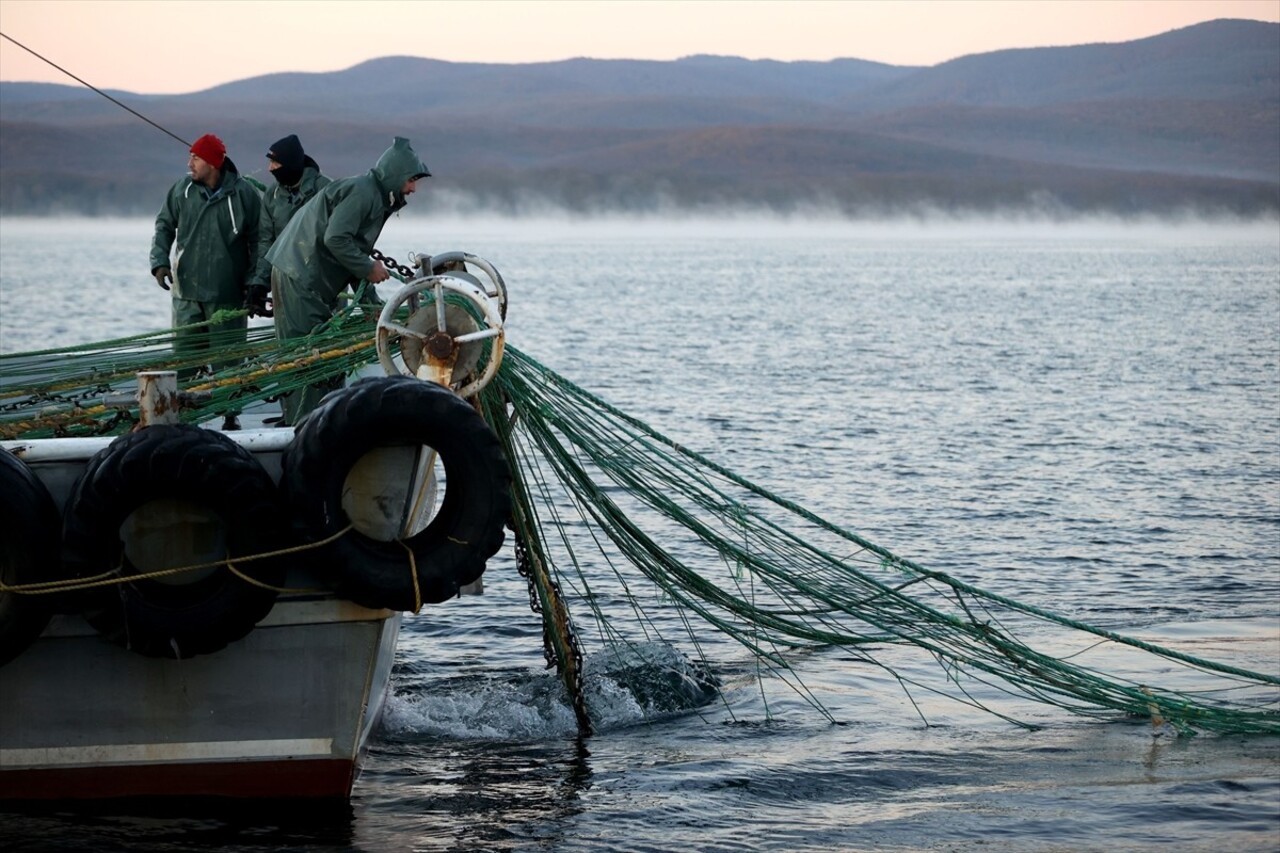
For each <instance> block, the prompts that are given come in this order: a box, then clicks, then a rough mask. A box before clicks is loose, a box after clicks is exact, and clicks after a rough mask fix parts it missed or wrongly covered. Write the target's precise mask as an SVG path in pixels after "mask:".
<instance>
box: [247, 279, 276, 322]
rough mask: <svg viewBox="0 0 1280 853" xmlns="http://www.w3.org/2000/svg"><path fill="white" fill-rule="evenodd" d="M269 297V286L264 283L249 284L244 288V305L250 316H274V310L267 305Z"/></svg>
mask: <svg viewBox="0 0 1280 853" xmlns="http://www.w3.org/2000/svg"><path fill="white" fill-rule="evenodd" d="M269 298H271V288H269V287H267V286H266V285H265V284H251V285H249V286H248V287H246V288H245V289H244V307H245V308H247V309H248V311H249V316H250V317H274V316H275V312H274V311H272V310H271V308H270V306H268V305H267V300H268V299H269Z"/></svg>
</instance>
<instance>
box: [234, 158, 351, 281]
mask: <svg viewBox="0 0 1280 853" xmlns="http://www.w3.org/2000/svg"><path fill="white" fill-rule="evenodd" d="M305 162H306V165H305V166H304V167H303V169H302V177H301V178H300V179H299V180H298V183H297V186H293V187H282V186H280V185H279V184H275V185H274V186H272V187H271V188H269V189H268V190H267V191H266V192H265V193H263V194H262V219H261V220H260V221H259V224H258V262H257V265H256V268H255V269H254V273H253V275H252V276H251V277H250V279H249V283H250V284H266V285H269V284H271V264H270V263H269V262H268V261H267V252H269V251H270V250H271V247H272V246H273V245H274V244H275V242H276V237H278V236H280V232H282V231H284V227H285V226H286V225H288V224H289V220H290V219H292V218H293V215H294V214H295V213H297V212H298V211H299V210H301V209H302V206H303V205H304V204H306V203H307V202H308V201H310V200H311V197H312V196H314V195H315V194H316V193H318V192H319V191H320V190H322V189H324V188H325V187H326V186H328V185H329V184H331V183H332V181H331V180H330V179H329V178H327V177H325V176H324V175H322V174H321V173H320V167H319V166H317V165H316V161H315V160H312V159H311V158H310V157H307V158H306V161H305Z"/></svg>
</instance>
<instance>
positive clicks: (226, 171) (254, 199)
mask: <svg viewBox="0 0 1280 853" xmlns="http://www.w3.org/2000/svg"><path fill="white" fill-rule="evenodd" d="M187 170H188V174H187V176H186V177H184V178H182V179H180V180H179V181H178V182H177V183H175V184H174V185H173V187H172V188H170V190H169V194H168V195H167V196H166V197H165V201H164V206H163V207H161V208H160V212H159V213H158V214H157V215H156V231H155V237H154V239H153V240H152V242H151V275H153V276H154V277H155V280H156V284H158V285H160V287H162V288H163V289H165V290H170V286H171V285H172V291H171V292H172V296H173V321H172V322H173V326H174V328H175V331H174V339H173V350H174V355H175V356H177V357H178V359H179V361H180V362H187V363H191V362H193V361H195V360H196V358H197V357H198V356H199V355H201V354H202V353H204V352H209V353H212V352H213V351H215V350H216V349H220V348H222V347H231V346H236V345H239V346H243V345H244V343H245V341H246V339H247V329H248V320H247V318H246V317H245V316H244V315H243V314H240V315H239V316H237V317H234V318H232V319H220V320H219V321H218V322H217V323H210V322H208V321H209V320H211V319H212V318H213V316H214V315H215V314H217V313H218V312H219V311H233V312H234V311H239V309H241V308H242V307H243V306H244V303H245V297H246V290H245V287H246V285H247V284H248V281H249V277H250V276H251V275H252V274H253V265H254V261H255V260H256V258H257V256H258V220H259V216H260V214H261V209H262V200H261V198H260V197H259V195H258V190H257V189H256V188H255V187H254V186H253V185H252V184H251V183H249V182H248V181H247V180H245V179H243V178H242V177H241V176H240V172H239V170H238V169H236V166H235V163H233V162H231V158H229V157H227V147H226V145H224V144H223V143H222V140H221V139H219V138H218V137H216V136H214V135H213V134H212V133H206V134H205V135H204V136H202V137H200V138H199V139H197V140H196V141H195V143H194V144H193V145H192V146H191V157H190V159H189V160H188V162H187ZM175 237H176V246H175ZM170 250H173V252H174V253H173V260H172V262H171V261H170ZM201 322H204V323H205V324H206V325H205V326H203V327H201V328H198V329H189V328H184V327H186V326H190V325H191V324H193V323H201ZM210 362H211V363H212V362H215V359H210ZM212 366H213V367H214V368H216V367H218V366H219V365H218V364H216V363H213V364H212ZM194 372H195V368H193V367H187V368H184V369H183V370H181V371H180V374H183V375H186V376H190V375H192V374H193V373H194ZM224 417H225V419H224V421H223V424H222V428H223V429H239V428H240V421H239V418H238V417H237V413H236V412H226V413H224Z"/></svg>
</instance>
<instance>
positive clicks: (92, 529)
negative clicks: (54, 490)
mask: <svg viewBox="0 0 1280 853" xmlns="http://www.w3.org/2000/svg"><path fill="white" fill-rule="evenodd" d="M144 508H145V509H144ZM154 508H159V511H160V512H162V513H164V512H166V511H167V512H168V514H167V515H163V516H162V520H161V521H160V522H157V523H156V526H154V527H153V529H152V530H151V532H150V534H149V536H150V538H151V540H152V541H153V542H155V543H158V546H159V547H165V546H170V547H173V546H175V545H176V546H178V547H179V548H181V547H183V544H182V543H184V542H190V543H191V547H190V548H189V549H188V551H187V552H186V553H189V554H190V553H194V552H195V550H196V548H198V547H202V549H203V551H206V552H207V551H209V550H210V548H216V549H217V551H218V553H216V554H214V555H212V559H213V560H221V559H224V558H226V559H229V560H230V562H231V564H232V565H235V567H236V569H237V571H239V572H240V573H241V574H243V575H246V576H248V577H250V578H253V579H254V580H257V581H258V582H260V583H262V584H265V585H267V587H279V586H280V585H281V584H282V583H283V580H284V563H283V562H282V561H281V560H279V559H274V558H273V559H259V560H250V561H246V562H243V563H236V558H237V557H249V556H251V555H255V554H261V553H265V552H267V551H272V550H276V549H278V548H280V547H282V545H283V544H284V543H283V542H282V539H281V536H280V534H279V532H278V531H280V530H282V529H284V528H286V527H287V525H285V524H284V518H285V514H284V511H283V510H282V508H281V506H280V500H279V492H278V490H277V488H276V486H275V483H274V482H273V481H272V479H271V477H270V475H269V474H268V473H267V472H266V470H265V469H264V468H263V467H262V465H261V464H260V463H259V462H258V460H257V459H255V458H254V457H253V455H252V454H251V453H249V451H247V450H245V449H244V448H242V447H240V446H239V445H238V444H236V443H235V442H234V441H232V440H231V439H230V438H228V437H227V436H225V435H223V434H222V433H219V432H214V431H212V430H206V429H201V428H200V427H196V426H191V425H186V424H177V425H168V424H166V425H157V426H151V427H147V428H145V429H142V430H139V431H137V432H134V433H130V434H129V435H125V436H121V437H120V438H118V439H116V440H115V441H113V442H112V443H111V444H110V445H108V446H107V447H106V448H104V449H103V450H101V451H99V452H98V453H97V454H95V455H94V456H93V457H92V458H91V459H90V460H89V462H88V463H87V464H86V466H85V469H84V471H83V473H82V474H81V476H80V479H79V480H78V481H77V482H76V485H75V488H74V489H73V490H72V493H71V497H70V498H69V499H68V501H67V508H66V512H65V513H64V519H63V556H64V566H65V569H66V571H67V572H68V573H69V574H70V576H71V577H75V578H81V579H84V578H91V577H95V576H98V575H102V574H105V573H113V572H118V574H119V576H121V577H124V578H129V577H131V576H137V575H140V574H144V571H143V570H142V569H140V568H139V567H138V566H137V565H135V563H134V562H133V560H132V558H131V557H130V552H131V550H132V549H131V548H130V547H129V546H128V545H127V544H126V541H125V538H124V537H123V535H122V531H121V528H122V526H124V525H126V523H127V522H130V520H131V518H135V517H136V516H134V513H135V512H136V511H138V510H140V509H143V512H144V513H145V512H147V511H151V510H153V509H154ZM184 516H185V518H184ZM134 547H136V548H139V549H142V550H141V551H140V552H139V553H145V550H146V549H147V547H148V545H147V544H146V542H145V541H144V537H143V536H141V535H140V536H138V537H137V542H135V543H134ZM171 553H172V552H171ZM180 562H181V563H183V564H184V565H191V564H192V560H181V559H180ZM194 562H196V563H201V562H205V560H203V559H200V558H199V557H196V558H194ZM157 568H173V566H162V567H156V566H150V565H148V566H147V569H150V570H152V571H155V570H156V569H157ZM83 596H84V616H85V618H86V619H87V620H88V621H89V623H90V624H91V625H93V626H94V627H95V628H97V629H98V631H99V632H101V633H102V634H103V636H105V637H107V638H108V639H110V640H111V641H112V642H115V643H117V644H118V645H122V646H125V647H126V648H129V649H132V650H133V651H136V652H139V653H140V654H143V655H146V656H148V657H167V658H187V657H192V656H194V655H200V654H209V653H211V652H216V651H218V650H220V649H222V648H224V647H225V646H226V645H227V643H230V642H232V641H234V640H238V639H240V638H242V637H244V636H245V635H246V634H248V633H249V632H250V631H251V630H252V629H253V626H254V625H256V624H257V623H258V622H259V621H261V620H262V618H263V617H264V616H266V615H267V613H269V612H270V610H271V607H272V605H273V604H274V602H275V599H276V591H275V589H271V588H265V587H263V586H258V585H255V584H253V583H250V582H249V581H247V580H244V579H243V578H241V577H239V576H237V575H236V574H235V572H233V571H231V570H230V569H229V568H228V567H227V566H226V565H217V566H214V567H210V568H206V569H199V570H194V571H190V572H184V573H177V574H172V575H167V576H164V577H159V578H154V579H150V578H138V579H136V580H132V581H127V582H124V583H117V584H112V585H108V586H103V587H98V588H94V589H89V590H86V591H85V592H84V593H83Z"/></svg>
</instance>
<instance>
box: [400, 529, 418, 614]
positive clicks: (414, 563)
mask: <svg viewBox="0 0 1280 853" xmlns="http://www.w3.org/2000/svg"><path fill="white" fill-rule="evenodd" d="M396 542H398V543H399V544H400V547H401V548H403V549H405V550H406V551H408V552H409V576H410V577H411V578H413V612H414V613H415V614H416V613H417V612H418V611H420V610H422V590H421V589H420V588H419V587H418V559H417V556H416V555H415V554H414V553H413V549H412V548H410V547H409V546H408V545H406V544H404V540H403V539H397V540H396Z"/></svg>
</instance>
